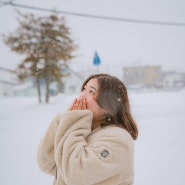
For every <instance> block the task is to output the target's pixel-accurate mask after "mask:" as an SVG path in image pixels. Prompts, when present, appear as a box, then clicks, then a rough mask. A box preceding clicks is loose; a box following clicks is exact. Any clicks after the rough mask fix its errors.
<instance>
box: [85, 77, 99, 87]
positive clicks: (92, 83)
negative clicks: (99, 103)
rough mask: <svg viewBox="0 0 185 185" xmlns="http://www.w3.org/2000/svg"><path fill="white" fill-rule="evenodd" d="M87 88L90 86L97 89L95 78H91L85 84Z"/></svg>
mask: <svg viewBox="0 0 185 185" xmlns="http://www.w3.org/2000/svg"><path fill="white" fill-rule="evenodd" d="M86 85H87V86H92V87H95V88H96V89H98V80H97V78H91V79H90V80H89V81H88V82H87V84H86Z"/></svg>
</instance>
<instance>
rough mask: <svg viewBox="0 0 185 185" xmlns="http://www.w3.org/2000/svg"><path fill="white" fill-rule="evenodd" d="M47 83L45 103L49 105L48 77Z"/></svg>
mask: <svg viewBox="0 0 185 185" xmlns="http://www.w3.org/2000/svg"><path fill="white" fill-rule="evenodd" d="M45 82H46V94H45V102H46V103H49V93H50V92H49V79H48V76H46V78H45Z"/></svg>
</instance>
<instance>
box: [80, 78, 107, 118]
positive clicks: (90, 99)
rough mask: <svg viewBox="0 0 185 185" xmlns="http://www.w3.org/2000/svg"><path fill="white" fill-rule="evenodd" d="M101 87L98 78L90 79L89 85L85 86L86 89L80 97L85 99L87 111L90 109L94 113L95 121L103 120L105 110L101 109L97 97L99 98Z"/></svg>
mask: <svg viewBox="0 0 185 185" xmlns="http://www.w3.org/2000/svg"><path fill="white" fill-rule="evenodd" d="M98 90H99V85H98V80H97V79H96V78H92V79H90V80H89V81H88V82H87V84H86V85H85V86H84V89H83V90H82V92H81V94H80V97H81V98H82V97H84V98H85V99H86V102H87V109H90V110H91V111H92V112H93V120H95V121H98V120H102V119H103V115H104V112H106V111H105V109H103V108H101V107H100V106H99V105H98V104H97V101H96V100H97V97H98V92H99V91H98Z"/></svg>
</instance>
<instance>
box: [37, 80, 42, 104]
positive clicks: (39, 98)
mask: <svg viewBox="0 0 185 185" xmlns="http://www.w3.org/2000/svg"><path fill="white" fill-rule="evenodd" d="M36 82H37V93H38V100H39V103H42V100H41V92H40V80H39V78H36Z"/></svg>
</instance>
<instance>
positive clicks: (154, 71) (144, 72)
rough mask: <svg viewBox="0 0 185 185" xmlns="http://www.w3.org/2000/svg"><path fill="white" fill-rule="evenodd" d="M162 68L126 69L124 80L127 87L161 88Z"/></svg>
mask: <svg viewBox="0 0 185 185" xmlns="http://www.w3.org/2000/svg"><path fill="white" fill-rule="evenodd" d="M161 74H162V72H161V66H158V65H157V66H155V65H154V66H136V67H124V68H123V79H124V82H125V84H126V85H128V86H133V85H140V87H160V86H161V85H162V84H161V83H162V82H161V80H162V75H161Z"/></svg>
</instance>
